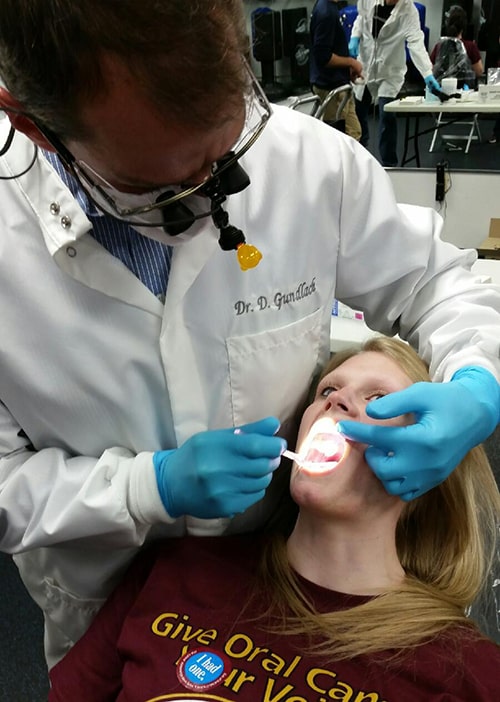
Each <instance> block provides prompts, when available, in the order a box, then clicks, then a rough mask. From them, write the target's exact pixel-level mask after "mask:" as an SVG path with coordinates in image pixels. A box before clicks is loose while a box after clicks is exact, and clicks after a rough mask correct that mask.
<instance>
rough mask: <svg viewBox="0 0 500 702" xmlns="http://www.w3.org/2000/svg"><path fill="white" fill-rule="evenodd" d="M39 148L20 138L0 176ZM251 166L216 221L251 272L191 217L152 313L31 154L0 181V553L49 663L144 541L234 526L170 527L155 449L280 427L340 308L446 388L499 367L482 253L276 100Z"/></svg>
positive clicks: (257, 511)
mask: <svg viewBox="0 0 500 702" xmlns="http://www.w3.org/2000/svg"><path fill="white" fill-rule="evenodd" d="M6 127H7V120H5V121H4V124H3V127H0V129H2V132H1V133H0V144H2V143H3V140H4V138H5V137H6V129H5V128H6ZM32 153H33V145H32V144H31V142H29V141H28V140H27V139H25V138H24V137H23V136H22V135H20V134H17V135H16V137H15V139H14V143H13V146H12V147H11V148H10V150H9V151H8V153H7V154H6V155H5V156H4V157H2V158H0V175H2V176H6V175H13V174H15V173H19V171H20V170H22V169H23V168H24V167H25V166H26V165H27V164H28V163H29V161H30V159H31V156H32ZM242 165H243V166H244V168H245V169H246V170H247V171H248V173H249V174H250V177H251V180H252V184H251V186H250V187H249V188H247V189H246V190H245V191H243V192H242V193H240V194H237V195H234V196H231V197H230V198H229V201H228V207H227V210H228V212H229V214H230V219H231V222H232V223H234V225H236V226H238V227H241V228H242V230H243V231H244V232H245V233H246V235H247V240H248V242H249V243H252V244H254V245H256V246H257V247H258V248H259V249H260V250H261V251H262V253H263V259H262V261H261V263H260V264H259V266H258V267H257V268H255V269H253V270H250V271H246V272H242V271H241V270H240V269H239V266H238V264H237V262H236V258H235V254H234V252H229V253H228V252H223V251H222V250H221V249H220V248H219V246H218V243H217V238H218V233H217V231H216V229H215V227H214V226H213V224H212V223H211V221H209V220H202V221H201V222H200V223H198V224H197V225H196V226H195V227H194V228H193V232H194V234H196V236H193V238H191V239H189V240H188V241H184V242H182V243H180V245H178V246H177V247H176V248H175V251H174V256H173V263H172V271H171V275H170V280H169V286H168V291H167V296H166V302H165V305H163V304H162V303H161V302H160V301H159V300H158V299H157V298H156V297H155V296H154V295H153V294H152V293H151V292H150V291H149V290H147V289H146V288H145V287H144V285H142V283H140V282H139V280H138V279H137V278H136V277H135V276H134V275H133V274H132V273H131V272H130V271H129V270H128V269H127V268H126V267H125V266H124V265H123V264H122V263H121V262H120V261H118V260H117V259H116V258H114V257H113V256H112V255H111V254H110V253H108V252H107V251H106V250H105V249H103V248H102V247H101V246H100V245H99V244H98V243H97V242H96V241H95V240H94V239H93V237H92V236H90V235H89V234H88V230H89V227H90V225H89V222H88V220H87V218H86V216H85V214H84V213H83V211H82V210H81V209H80V207H79V205H78V204H77V203H76V202H75V200H74V199H73V197H72V196H71V195H70V193H69V191H68V190H67V188H66V187H65V186H64V185H63V184H62V182H61V181H60V179H59V177H58V176H57V175H56V173H55V172H54V171H53V170H52V169H51V168H50V166H49V165H48V164H47V162H46V161H45V160H44V159H43V158H39V159H38V160H37V162H36V164H35V166H34V167H33V168H32V169H31V170H30V171H29V172H28V173H27V174H26V175H23V176H21V177H19V178H17V179H15V180H1V181H0V201H1V202H2V207H1V210H0V299H1V300H2V305H1V306H0V330H1V336H0V401H1V403H2V404H1V405H0V513H1V515H2V521H1V530H0V548H1V549H2V550H4V551H9V552H13V553H18V554H19V555H17V556H16V560H17V563H18V565H19V568H20V571H21V574H22V577H23V579H24V582H25V583H26V585H27V587H28V589H29V590H30V592H31V594H32V596H33V597H34V599H35V600H36V601H37V602H38V603H39V605H40V606H41V607H42V608H43V610H44V612H45V618H46V626H47V631H48V646H47V656H48V661H49V664H53V663H54V662H55V661H56V660H57V659H58V658H59V657H60V656H61V655H62V654H63V653H64V650H65V648H67V647H69V646H70V645H71V643H73V642H74V641H76V640H77V639H78V638H79V636H80V635H81V634H82V632H83V631H84V629H85V628H86V626H87V625H88V623H89V621H90V619H91V617H92V616H93V615H94V614H95V612H96V611H97V609H98V608H99V606H100V605H101V603H102V598H103V597H105V596H106V595H107V594H108V593H109V592H110V589H111V588H112V586H113V585H114V583H115V582H116V580H117V578H118V576H119V575H120V574H121V572H122V571H123V568H124V567H125V565H126V564H127V563H128V561H129V560H130V558H131V557H132V554H133V553H134V552H135V550H136V549H137V548H138V547H139V546H140V545H141V544H142V543H143V541H144V540H145V539H146V538H152V537H153V536H159V535H166V534H171V535H179V534H181V533H183V532H184V531H185V530H186V529H188V530H190V531H191V532H194V533H199V534H205V533H206V534H208V533H220V532H221V531H223V530H224V529H225V528H226V526H227V522H226V521H225V520H214V521H207V522H203V521H202V520H195V519H190V518H186V519H184V518H181V519H178V520H172V519H170V518H169V517H168V515H166V514H165V512H164V510H163V507H162V504H161V501H160V498H159V495H158V491H157V489H156V483H155V478H154V471H153V468H152V462H151V455H152V452H153V451H155V450H158V449H166V448H172V447H175V446H177V445H180V444H182V443H183V442H184V441H185V440H186V439H188V438H189V437H190V436H191V435H192V434H194V433H195V432H199V431H203V430H205V429H215V428H220V427H230V426H233V425H239V424H241V423H244V422H248V421H252V420H256V419H259V418H261V417H264V416H268V415H276V416H278V417H279V418H280V419H281V421H282V423H283V433H284V434H286V433H287V426H288V425H289V422H290V420H291V418H292V416H293V415H294V412H295V410H296V408H297V406H298V404H299V402H300V401H301V400H302V398H303V397H304V394H305V392H306V390H307V388H308V385H309V383H310V381H311V379H312V377H313V375H314V373H315V372H316V371H317V370H318V367H319V366H321V365H322V364H323V363H324V362H325V360H326V359H327V357H328V355H329V333H330V320H331V308H332V299H333V298H334V296H336V297H337V298H339V299H340V300H342V301H344V302H345V303H346V304H348V305H351V306H352V307H354V308H357V309H362V310H364V312H365V315H366V319H367V322H368V324H369V325H371V326H372V327H373V328H376V329H379V330H380V331H383V332H386V333H388V334H391V333H394V332H398V333H399V334H400V335H401V336H402V337H406V338H407V339H408V340H409V341H410V342H411V343H412V344H414V345H415V346H416V347H417V348H418V349H419V350H420V353H421V354H422V355H423V356H424V357H425V358H427V359H429V360H432V372H433V374H434V376H435V377H436V379H438V380H443V379H447V378H449V377H450V376H451V375H452V373H453V372H454V371H455V370H457V369H458V368H460V367H462V366H464V365H466V364H481V365H483V366H485V367H487V368H488V369H490V370H491V371H493V372H495V373H499V372H500V364H499V355H500V354H499V345H500V291H499V290H498V289H497V288H496V287H495V286H492V285H485V284H481V283H480V282H479V280H478V279H477V277H476V276H474V275H473V274H472V273H470V272H468V269H469V268H470V266H471V264H472V263H473V262H474V260H475V258H476V254H475V252H474V251H461V250H458V249H456V248H455V247H453V246H452V245H451V244H448V243H444V242H443V241H441V240H440V238H439V233H440V231H441V224H442V220H441V218H440V217H439V215H438V214H436V212H434V211H433V210H431V209H423V208H422V209H421V208H418V207H413V206H401V207H398V206H397V205H396V203H395V201H394V195H393V191H392V187H391V184H390V181H389V179H388V177H387V175H386V173H385V172H384V170H383V169H382V168H381V167H380V166H379V164H378V163H377V162H376V161H375V159H373V158H372V157H371V155H370V154H369V153H368V152H367V151H366V150H365V149H363V148H362V147H360V146H359V145H358V144H357V143H356V142H355V141H354V140H352V139H350V138H349V137H346V136H344V135H342V134H340V133H339V132H337V131H336V130H333V129H331V128H330V127H328V126H327V125H325V124H323V123H321V122H320V121H319V120H315V119H313V118H311V117H308V116H306V115H302V114H299V113H297V112H295V111H293V110H290V109H288V108H286V107H281V108H280V107H276V108H275V110H274V115H273V117H272V118H271V120H270V122H269V124H268V126H267V127H266V129H265V130H264V133H263V134H262V136H261V137H260V138H259V140H258V141H257V142H256V143H255V145H254V146H253V147H252V148H251V149H250V150H249V152H248V153H247V154H246V156H245V157H244V159H243V160H242ZM466 269H467V270H466ZM460 411H464V412H466V411H467V408H465V407H464V408H457V412H460ZM457 421H460V419H459V416H458V415H457ZM272 502H273V499H272V497H270V498H269V499H267V501H264V503H261V504H259V505H257V506H256V507H254V508H253V509H251V510H249V512H248V513H247V514H245V515H243V516H241V515H240V516H239V517H236V518H235V519H234V520H233V522H232V523H231V526H230V529H231V530H233V531H236V530H244V529H250V528H252V527H254V526H255V525H256V524H258V523H259V522H260V521H262V519H263V516H264V514H265V512H266V510H269V509H270V508H271V507H272Z"/></svg>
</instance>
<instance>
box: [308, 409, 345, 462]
mask: <svg viewBox="0 0 500 702" xmlns="http://www.w3.org/2000/svg"><path fill="white" fill-rule="evenodd" d="M346 447H347V443H346V440H345V439H344V437H343V436H342V434H340V433H339V432H338V431H337V425H336V424H335V422H334V421H333V420H332V419H329V418H327V417H324V418H322V419H320V420H319V421H318V422H315V423H314V425H313V426H312V427H311V430H310V432H309V435H308V436H307V438H306V440H305V441H304V443H303V445H302V450H301V453H300V457H301V458H300V460H299V461H296V462H297V464H298V465H299V466H300V468H301V469H302V470H304V471H306V472H307V473H311V474H325V473H329V472H330V471H332V470H334V469H335V468H336V467H337V466H338V465H339V463H341V461H342V459H343V458H344V455H345V452H346Z"/></svg>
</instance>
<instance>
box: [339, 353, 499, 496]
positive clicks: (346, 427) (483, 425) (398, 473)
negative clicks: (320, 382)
mask: <svg viewBox="0 0 500 702" xmlns="http://www.w3.org/2000/svg"><path fill="white" fill-rule="evenodd" d="M366 413H367V414H368V416H369V417H373V418H376V419H389V418H391V417H397V416H399V415H402V414H407V413H413V415H414V416H415V419H416V424H412V425H410V426H406V427H388V426H380V425H373V424H372V425H370V424H361V423H358V422H351V421H344V420H342V421H341V422H339V425H338V427H339V431H341V432H342V433H343V434H344V435H345V436H346V437H348V438H349V439H353V440H354V441H358V442H361V443H365V444H369V446H368V448H367V449H366V452H365V457H366V461H367V463H368V464H369V465H370V466H371V468H372V470H373V471H374V473H375V474H376V475H377V476H378V478H379V479H380V480H381V481H382V483H383V484H384V487H385V489H386V490H387V492H388V493H390V494H392V495H399V497H401V498H402V499H403V500H410V499H412V498H414V497H418V496H419V495H422V494H423V493H424V492H427V490H430V489H431V488H433V487H435V486H436V485H439V483H441V482H442V481H443V480H445V479H446V478H447V477H448V475H449V474H450V473H451V471H452V470H453V469H454V468H455V467H456V466H457V465H458V463H459V462H460V461H461V460H462V458H463V457H464V456H465V454H466V453H467V452H468V451H469V450H470V449H471V448H472V447H473V446H477V444H479V443H481V442H482V441H484V439H486V438H487V437H488V436H489V435H490V434H491V433H492V432H493V430H494V429H495V427H496V426H497V424H498V422H499V421H500V385H499V384H498V382H497V380H496V378H495V377H494V376H493V375H492V374H491V373H489V372H488V371H487V370H485V369H484V368H479V367H476V366H469V367H466V368H461V369H460V370H458V371H457V372H456V373H455V374H454V375H453V377H452V379H451V381H450V382H448V383H415V385H412V386H410V387H409V388H406V389H405V390H401V391H399V392H395V393H391V394H390V395H386V396H385V397H381V398H379V399H377V400H374V401H373V402H370V403H368V405H367V406H366Z"/></svg>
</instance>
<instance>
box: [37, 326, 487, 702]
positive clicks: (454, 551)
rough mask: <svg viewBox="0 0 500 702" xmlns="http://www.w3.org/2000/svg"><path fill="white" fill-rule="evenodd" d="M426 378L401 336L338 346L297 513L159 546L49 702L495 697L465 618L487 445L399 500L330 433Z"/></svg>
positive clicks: (307, 452)
mask: <svg viewBox="0 0 500 702" xmlns="http://www.w3.org/2000/svg"><path fill="white" fill-rule="evenodd" d="M428 379H429V376H428V373H427V370H426V368H425V366H424V364H423V363H422V362H421V361H420V360H419V358H418V356H417V355H416V354H415V352H414V351H413V350H412V349H411V348H410V347H409V346H407V345H406V344H404V343H403V342H399V341H396V340H392V339H386V338H383V337H380V338H378V337H377V338H373V339H371V340H370V341H369V342H368V343H367V344H365V346H364V347H363V349H362V351H361V352H358V351H353V352H346V353H343V354H337V355H336V356H335V357H334V358H333V361H332V362H331V364H330V365H329V366H328V368H327V369H326V371H325V374H324V376H323V378H322V379H321V380H320V382H319V385H318V387H317V389H316V391H315V394H314V399H313V400H312V403H311V404H310V405H309V406H308V407H307V409H306V410H305V412H304V414H303V418H302V422H301V425H300V430H299V437H298V443H297V452H298V453H299V454H300V455H301V456H303V457H304V459H305V463H304V465H303V466H302V467H299V466H298V465H297V464H294V465H293V467H292V472H291V478H290V493H291V496H292V498H293V500H294V502H295V503H296V505H297V506H298V510H297V509H295V512H294V513H293V514H291V515H290V520H291V521H289V522H288V523H287V521H286V520H285V521H284V525H283V530H281V529H277V528H276V529H275V531H274V533H273V534H272V535H270V533H269V532H268V533H267V535H264V534H261V535H260V536H258V535H256V534H248V535H243V536H242V535H238V536H227V537H219V538H215V539H211V538H193V537H191V538H190V537H188V538H181V539H172V540H169V541H162V542H157V543H156V545H154V546H152V547H151V548H150V549H149V550H147V551H146V552H145V553H143V554H141V555H140V556H139V557H138V558H137V560H136V561H135V563H134V564H133V565H132V567H131V569H130V570H129V572H128V574H127V576H126V578H125V580H124V581H123V582H122V584H121V585H120V586H119V587H118V588H117V590H116V591H115V593H114V594H113V595H112V597H111V598H110V600H109V601H108V602H107V603H106V605H105V606H104V607H103V608H102V610H101V611H100V613H99V614H98V615H97V617H96V619H95V621H94V623H93V624H92V625H91V627H90V629H89V630H88V632H87V633H86V634H85V635H84V636H83V638H82V639H81V640H80V641H79V642H78V643H77V644H76V645H75V646H74V647H73V649H72V650H71V651H70V652H69V653H68V654H67V656H66V657H65V658H64V659H63V660H62V661H61V662H60V663H59V664H58V665H56V666H55V667H54V668H53V669H52V671H51V682H52V689H51V692H50V696H49V700H50V701H51V702H68V700H71V701H72V702H79V701H82V702H83V701H84V700H85V702H89V701H90V700H91V701H92V702H108V701H109V702H111V701H112V700H113V702H114V701H115V700H120V701H125V700H127V701H128V702H139V701H140V702H146V701H148V702H159V701H160V700H170V701H172V702H179V701H180V700H189V701H194V700H197V701H202V700H215V701H217V702H228V701H236V700H241V701H243V702H261V701H266V702H327V700H328V701H329V700H343V701H344V702H348V701H349V702H418V701H420V700H421V701H422V702H438V701H439V702H445V701H446V702H457V701H458V700H463V701H464V702H472V701H473V702H498V700H500V674H499V671H500V649H499V648H498V647H497V646H496V645H495V644H494V643H493V642H492V641H490V640H488V639H486V638H484V637H483V636H482V635H481V634H480V632H479V631H478V630H477V629H476V627H475V626H474V624H473V623H472V622H471V621H470V620H469V619H467V617H466V614H465V612H466V610H467V608H468V606H469V605H470V604H471V603H472V602H473V601H474V600H475V599H476V597H477V596H478V595H479V593H480V591H481V588H482V586H483V584H484V583H485V581H486V577H487V574H488V573H489V572H490V570H491V568H492V561H493V558H494V557H495V555H494V554H495V535H496V522H497V520H498V517H499V515H500V497H499V493H498V489H497V486H496V483H495V480H494V478H493V475H492V472H491V470H490V467H489V465H488V462H487V459H486V456H485V454H484V452H483V450H482V449H481V448H480V447H478V448H475V449H473V450H472V451H471V452H470V453H469V454H468V455H467V456H466V458H465V459H464V460H463V461H462V463H461V464H460V466H458V467H457V468H456V469H455V470H454V471H453V472H452V473H451V475H450V476H449V478H448V479H447V480H446V481H445V482H444V483H442V484H441V485H439V486H438V487H436V488H434V489H433V490H431V491H430V492H428V493H426V494H424V495H422V496H421V497H419V498H417V499H415V500H414V501H413V502H409V503H408V502H403V501H401V500H400V499H399V498H398V497H395V496H392V495H389V494H388V493H386V492H385V490H384V488H383V486H382V484H381V483H380V482H379V480H378V479H377V478H376V476H375V475H374V474H373V472H372V471H371V469H370V468H369V466H368V465H367V463H366V462H365V460H364V449H365V446H362V445H359V444H356V443H351V442H348V443H347V444H345V445H344V442H343V441H342V439H341V438H339V436H338V434H336V433H335V422H337V421H339V420H341V419H346V418H349V419H351V418H352V419H356V420H362V421H366V422H372V423H374V422H375V421H376V420H373V419H369V418H368V417H367V415H366V414H365V406H366V404H367V403H368V402H369V401H370V400H372V399H374V398H376V397H378V396H381V395H386V394H388V393H391V392H394V391H398V390H401V389H403V388H406V387H408V386H409V385H411V384H413V383H415V382H418V381H421V380H428ZM412 421H413V417H412V416H403V417H399V418H397V419H392V420H385V421H384V422H383V423H384V424H393V425H395V430H397V431H399V430H400V427H403V428H404V426H406V425H408V424H410V423H412ZM377 423H378V422H377ZM403 430H404V429H403ZM317 460H319V461H320V462H319V463H317V462H316V461H317ZM297 511H298V514H297Z"/></svg>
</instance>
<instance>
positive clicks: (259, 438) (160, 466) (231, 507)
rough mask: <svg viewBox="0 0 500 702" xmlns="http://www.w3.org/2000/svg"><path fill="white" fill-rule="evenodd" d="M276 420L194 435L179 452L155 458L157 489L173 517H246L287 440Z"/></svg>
mask: <svg viewBox="0 0 500 702" xmlns="http://www.w3.org/2000/svg"><path fill="white" fill-rule="evenodd" d="M279 426H280V424H279V421H278V420H277V419H276V418H275V417H267V418H266V419H262V420H260V421H259V422H255V423H254V424H247V425H245V426H243V427H241V429H240V430H239V433H238V432H237V433H235V430H234V429H219V430H214V431H204V432H201V433H200V434H195V435H194V436H192V437H191V438H190V439H188V440H187V441H186V443H184V444H183V445H182V446H181V447H180V448H178V449H174V450H171V451H157V452H156V453H154V454H153V465H154V467H155V471H156V480H157V482H158V490H159V492H160V497H161V499H162V502H163V505H164V507H165V509H166V510H167V512H168V514H169V515H170V516H171V517H179V516H180V515H181V514H190V515H191V516H193V517H201V518H202V519H213V518H218V517H228V516H231V515H233V514H238V513H239V512H244V511H245V510H246V509H247V508H248V507H250V506H251V505H253V504H254V502H257V501H258V500H260V499H261V498H262V497H264V493H265V491H266V488H267V487H268V485H269V483H270V482H271V478H272V474H273V471H274V470H275V469H276V468H277V467H278V466H279V464H280V459H281V454H282V453H283V451H284V450H285V449H286V441H285V440H284V439H281V438H279V437H277V436H274V434H275V433H276V432H277V431H278V429H279Z"/></svg>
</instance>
